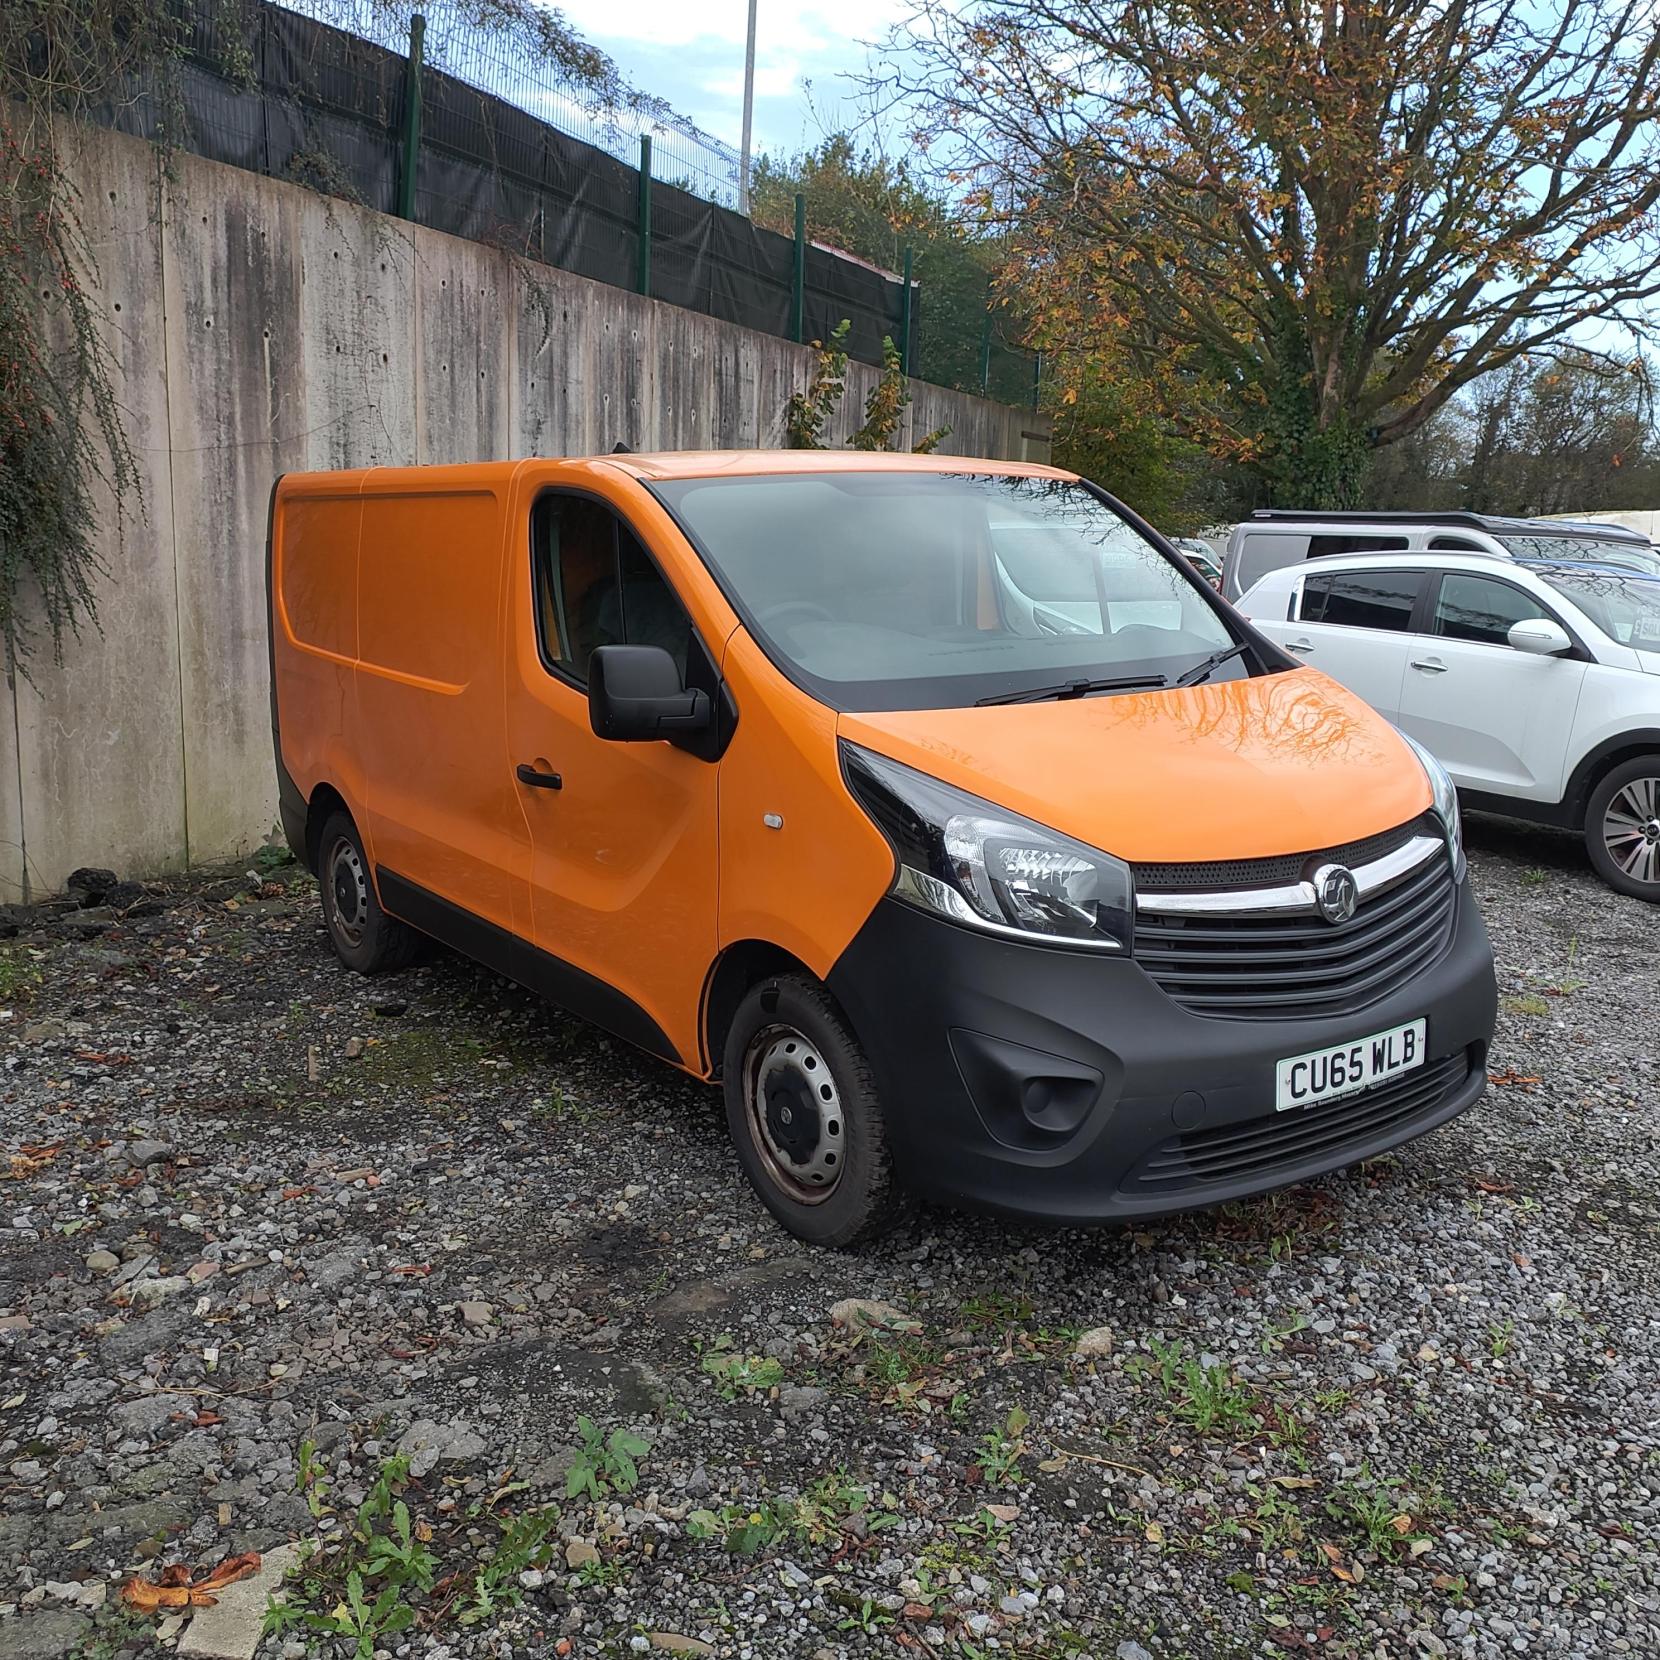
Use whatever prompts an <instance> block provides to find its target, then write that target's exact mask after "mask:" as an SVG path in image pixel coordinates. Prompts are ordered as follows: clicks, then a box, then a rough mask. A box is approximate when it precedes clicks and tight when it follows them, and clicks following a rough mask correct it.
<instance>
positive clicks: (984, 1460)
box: [980, 1406, 1031, 1487]
mask: <svg viewBox="0 0 1660 1660" xmlns="http://www.w3.org/2000/svg"><path fill="white" fill-rule="evenodd" d="M1030 1422H1031V1419H1030V1418H1028V1417H1027V1416H1026V1414H1025V1412H1024V1411H1023V1410H1022V1409H1021V1408H1020V1407H1018V1406H1017V1407H1015V1408H1014V1409H1013V1410H1012V1411H1011V1412H1010V1413H1009V1415H1008V1417H1007V1418H1005V1419H1004V1420H1003V1422H1002V1424H1001V1425H999V1427H998V1428H996V1429H994V1430H990V1431H988V1432H987V1433H986V1434H985V1435H982V1436H981V1437H980V1474H981V1475H982V1476H984V1477H985V1482H986V1485H987V1486H988V1487H1018V1486H1019V1485H1020V1483H1021V1482H1022V1481H1024V1480H1025V1479H1026V1478H1025V1477H1024V1476H1023V1475H1022V1474H1021V1473H1020V1455H1021V1454H1022V1453H1023V1452H1025V1450H1026V1442H1025V1439H1024V1433H1025V1429H1026V1426H1027V1425H1028V1424H1029V1423H1030Z"/></svg>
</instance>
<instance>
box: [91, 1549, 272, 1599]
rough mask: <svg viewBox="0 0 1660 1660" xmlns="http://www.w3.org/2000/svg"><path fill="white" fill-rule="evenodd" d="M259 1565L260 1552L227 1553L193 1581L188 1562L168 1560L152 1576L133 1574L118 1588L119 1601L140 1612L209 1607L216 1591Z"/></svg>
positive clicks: (253, 1571) (253, 1572)
mask: <svg viewBox="0 0 1660 1660" xmlns="http://www.w3.org/2000/svg"><path fill="white" fill-rule="evenodd" d="M259 1565H260V1555H259V1552H258V1551H253V1550H251V1551H245V1552H243V1554H242V1555H241V1556H227V1557H226V1558H225V1560H224V1561H223V1562H221V1563H220V1564H219V1566H218V1567H217V1568H215V1569H214V1570H213V1572H212V1573H210V1574H208V1575H207V1576H206V1577H205V1578H204V1579H195V1580H193V1579H192V1578H191V1574H190V1568H189V1565H188V1564H187V1563H184V1562H174V1563H170V1564H169V1565H168V1566H167V1567H165V1568H163V1569H162V1570H161V1572H160V1573H159V1574H157V1575H156V1577H155V1578H154V1579H145V1578H143V1576H142V1575H134V1577H133V1578H131V1579H129V1580H128V1581H127V1582H126V1583H125V1584H124V1585H123V1586H122V1587H121V1600H122V1601H123V1602H125V1603H128V1604H130V1605H131V1606H132V1607H134V1608H136V1609H137V1610H138V1611H139V1612H140V1613H141V1614H150V1613H154V1612H155V1611H156V1610H157V1609H159V1608H211V1607H213V1605H214V1604H215V1603H216V1602H218V1600H219V1599H218V1597H216V1596H215V1595H214V1592H215V1591H222V1590H224V1588H225V1587H226V1586H227V1585H234V1584H235V1583H236V1582H237V1580H239V1579H246V1578H247V1577H248V1576H249V1575H250V1574H256V1573H258V1572H259Z"/></svg>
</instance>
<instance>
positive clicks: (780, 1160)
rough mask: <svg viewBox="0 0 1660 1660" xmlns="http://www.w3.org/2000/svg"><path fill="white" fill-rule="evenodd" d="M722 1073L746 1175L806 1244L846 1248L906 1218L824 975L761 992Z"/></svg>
mask: <svg viewBox="0 0 1660 1660" xmlns="http://www.w3.org/2000/svg"><path fill="white" fill-rule="evenodd" d="M792 1045H794V1047H793V1048H792V1047H791V1046H792ZM723 1071H724V1082H725V1089H726V1123H727V1128H728V1129H729V1130H730V1131H731V1133H732V1143H733V1145H734V1146H735V1147H736V1148H737V1150H738V1160H739V1162H740V1163H741V1164H742V1165H743V1167H744V1174H745V1175H746V1176H748V1177H749V1179H750V1182H751V1183H752V1184H753V1186H754V1188H755V1191H756V1192H757V1193H758V1194H760V1196H761V1202H762V1203H763V1204H764V1205H765V1206H766V1207H767V1209H768V1210H770V1211H771V1212H772V1214H773V1215H774V1216H776V1217H777V1218H778V1220H779V1221H780V1222H781V1223H782V1224H783V1225H784V1227H786V1228H787V1229H788V1230H789V1231H790V1232H791V1233H793V1234H794V1235H795V1236H796V1238H797V1239H804V1240H806V1241H807V1242H808V1243H809V1244H812V1245H828V1246H832V1247H835V1248H838V1249H842V1250H846V1249H850V1248H851V1247H853V1246H856V1245H862V1244H865V1243H866V1242H867V1241H869V1240H872V1239H875V1238H876V1237H878V1236H879V1235H880V1234H883V1233H886V1232H887V1231H888V1230H889V1229H890V1228H892V1227H893V1226H894V1225H895V1224H896V1223H897V1222H899V1221H900V1220H901V1219H902V1218H903V1216H904V1215H905V1213H906V1211H907V1209H908V1208H909V1206H908V1203H907V1200H906V1197H905V1194H904V1191H903V1190H902V1189H901V1188H900V1186H899V1185H898V1182H897V1181H896V1179H895V1177H894V1170H893V1160H892V1158H891V1157H890V1156H889V1153H888V1135H887V1125H886V1122H885V1120H884V1119H883V1116H882V1106H881V1102H880V1101H879V1100H878V1098H877V1092H876V1080H875V1078H874V1076H873V1075H872V1073H871V1070H870V1062H869V1061H868V1060H867V1059H866V1058H865V1052H864V1050H863V1049H861V1048H860V1047H859V1042H858V1039H857V1038H855V1037H854V1036H853V1033H852V1032H851V1031H850V1030H849V1029H848V1025H847V1021H846V1018H845V1017H844V1016H843V1014H842V1012H841V1010H840V1009H839V1008H838V1007H837V1006H836V1003H835V1000H834V998H832V997H831V996H830V994H829V993H828V992H827V991H826V990H825V989H824V987H823V986H821V985H820V984H819V983H818V982H817V981H816V980H812V979H809V978H808V977H807V976H805V975H795V974H786V975H780V976H778V977H777V978H774V979H767V980H763V981H762V982H761V983H760V984H759V985H757V986H754V987H752V988H751V989H750V991H749V994H748V995H747V996H746V997H745V998H744V1000H743V1002H742V1003H740V1004H739V1005H738V1011H737V1013H736V1014H735V1015H734V1016H733V1017H732V1026H731V1029H730V1031H728V1033H727V1036H726V1052H725V1057H724V1066H723ZM826 1074H828V1077H826ZM768 1080H770V1087H769V1083H768ZM809 1111H811V1113H812V1115H813V1116H812V1118H811V1119H809V1117H808V1113H809Z"/></svg>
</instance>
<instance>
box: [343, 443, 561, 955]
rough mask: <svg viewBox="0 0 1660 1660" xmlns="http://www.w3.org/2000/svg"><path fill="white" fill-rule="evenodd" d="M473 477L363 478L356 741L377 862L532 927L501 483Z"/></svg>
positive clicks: (489, 913)
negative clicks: (509, 739)
mask: <svg viewBox="0 0 1660 1660" xmlns="http://www.w3.org/2000/svg"><path fill="white" fill-rule="evenodd" d="M458 473H460V474H462V476H461V477H457V476H456V474H458ZM478 477H479V475H478V473H477V471H476V470H474V469H465V470H462V469H453V470H452V469H446V468H431V469H425V470H424V471H423V474H422V475H418V476H413V477H412V476H411V475H409V474H407V473H402V472H394V471H385V472H375V473H371V474H370V475H369V477H368V479H367V480H366V481H365V484H364V496H363V535H362V553H361V556H360V558H359V562H358V618H359V620H358V659H359V661H358V676H357V697H358V714H359V727H358V732H359V737H358V743H359V748H360V751H361V754H362V758H363V764H364V766H365V769H366V771H367V774H368V780H369V795H368V811H369V834H370V836H371V837H372V839H373V855H374V861H375V864H376V866H377V868H379V869H382V870H387V871H392V872H395V873H396V874H397V875H399V876H402V877H404V878H405V879H406V880H408V881H411V882H414V883H416V884H417V885H418V886H420V887H422V888H425V889H426V890H428V891H429V892H431V893H435V894H438V895H440V896H441V897H442V898H445V899H448V900H452V901H454V902H455V903H456V904H458V905H461V906H463V907H465V908H466V909H467V910H469V911H471V912H473V913H474V914H475V915H477V916H481V917H483V918H484V919H485V920H486V921H488V922H493V923H495V924H496V925H497V926H498V927H501V928H506V929H512V930H527V929H528V923H529V918H528V917H527V916H526V915H525V909H524V903H525V897H526V896H525V887H524V882H525V863H526V856H527V848H528V835H527V832H526V829H525V824H524V815H523V813H522V812H521V810H520V808H519V804H518V801H517V799H516V798H515V796H514V792H513V776H512V768H511V767H510V766H509V764H508V760H507V751H506V738H505V732H504V728H503V717H502V684H501V656H500V653H501V627H502V622H501V614H502V545H503V527H504V517H503V516H504V509H505V494H506V480H505V479H502V480H501V482H500V483H499V484H494V483H487V484H486V485H485V486H484V487H482V488H481V487H478V484H477V480H478ZM462 485H466V486H470V487H467V488H462V487H460V486H462Z"/></svg>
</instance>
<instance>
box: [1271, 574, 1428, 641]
mask: <svg viewBox="0 0 1660 1660" xmlns="http://www.w3.org/2000/svg"><path fill="white" fill-rule="evenodd" d="M1422 580H1423V578H1422V577H1421V576H1420V575H1419V573H1418V572H1417V571H1334V572H1332V573H1331V574H1330V575H1325V574H1321V575H1318V576H1309V577H1305V578H1304V580H1303V604H1302V619H1301V620H1302V621H1303V622H1306V623H1335V624H1336V625H1337V626H1338V627H1341V628H1385V629H1393V630H1395V631H1396V632H1398V633H1402V634H1404V633H1406V632H1407V630H1408V627H1409V625H1410V624H1411V622H1412V608H1413V606H1414V605H1416V604H1417V603H1418V587H1419V584H1420V583H1421V582H1422Z"/></svg>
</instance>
